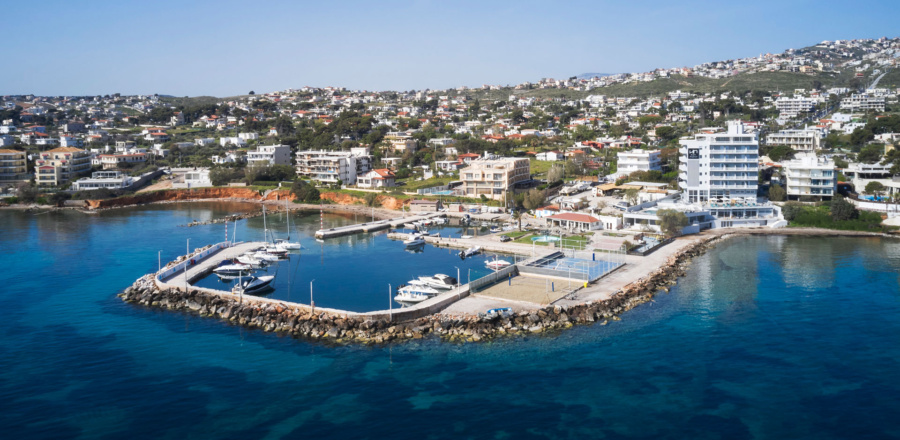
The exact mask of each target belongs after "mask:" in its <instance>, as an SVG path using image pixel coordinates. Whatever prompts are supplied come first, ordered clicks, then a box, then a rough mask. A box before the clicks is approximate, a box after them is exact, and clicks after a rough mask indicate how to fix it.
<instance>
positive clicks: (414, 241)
mask: <svg viewBox="0 0 900 440" xmlns="http://www.w3.org/2000/svg"><path fill="white" fill-rule="evenodd" d="M403 244H405V245H406V247H415V246H421V245H423V244H425V237H424V236H423V235H421V234H410V235H409V237H408V238H407V239H406V240H403Z"/></svg>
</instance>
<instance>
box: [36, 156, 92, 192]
mask: <svg viewBox="0 0 900 440" xmlns="http://www.w3.org/2000/svg"><path fill="white" fill-rule="evenodd" d="M90 169H91V153H90V152H89V151H85V150H82V149H79V148H74V147H59V148H54V149H52V150H47V151H44V152H42V153H41V154H40V156H39V157H38V159H37V161H36V162H35V172H36V174H37V183H38V185H44V186H52V185H61V184H64V183H66V182H68V181H70V180H72V179H73V178H75V177H77V176H78V175H79V174H81V173H84V172H87V171H90Z"/></svg>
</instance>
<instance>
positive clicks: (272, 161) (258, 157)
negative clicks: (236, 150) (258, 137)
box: [247, 145, 291, 166]
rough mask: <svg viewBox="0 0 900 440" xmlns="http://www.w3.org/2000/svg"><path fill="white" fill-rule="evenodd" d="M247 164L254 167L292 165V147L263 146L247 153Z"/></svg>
mask: <svg viewBox="0 0 900 440" xmlns="http://www.w3.org/2000/svg"><path fill="white" fill-rule="evenodd" d="M247 164H248V165H250V166H253V165H257V166H259V165H290V164H291V147H290V146H289V145H262V146H260V147H257V149H256V151H249V152H247Z"/></svg>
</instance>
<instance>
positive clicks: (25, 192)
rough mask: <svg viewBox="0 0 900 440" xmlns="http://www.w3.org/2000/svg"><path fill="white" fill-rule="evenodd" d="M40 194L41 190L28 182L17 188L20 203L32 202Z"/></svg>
mask: <svg viewBox="0 0 900 440" xmlns="http://www.w3.org/2000/svg"><path fill="white" fill-rule="evenodd" d="M39 195H40V191H38V189H37V188H36V187H35V186H34V185H32V184H30V183H28V182H22V183H21V184H19V187H18V188H16V196H17V197H18V198H19V203H32V202H34V201H35V199H37V197H38V196H39Z"/></svg>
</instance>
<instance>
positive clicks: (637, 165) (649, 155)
mask: <svg viewBox="0 0 900 440" xmlns="http://www.w3.org/2000/svg"><path fill="white" fill-rule="evenodd" d="M616 158H617V162H616V163H617V164H616V173H617V174H621V175H628V174H631V173H633V172H635V171H651V170H656V171H661V170H662V165H661V164H660V161H659V150H630V151H620V152H618V153H616Z"/></svg>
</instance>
